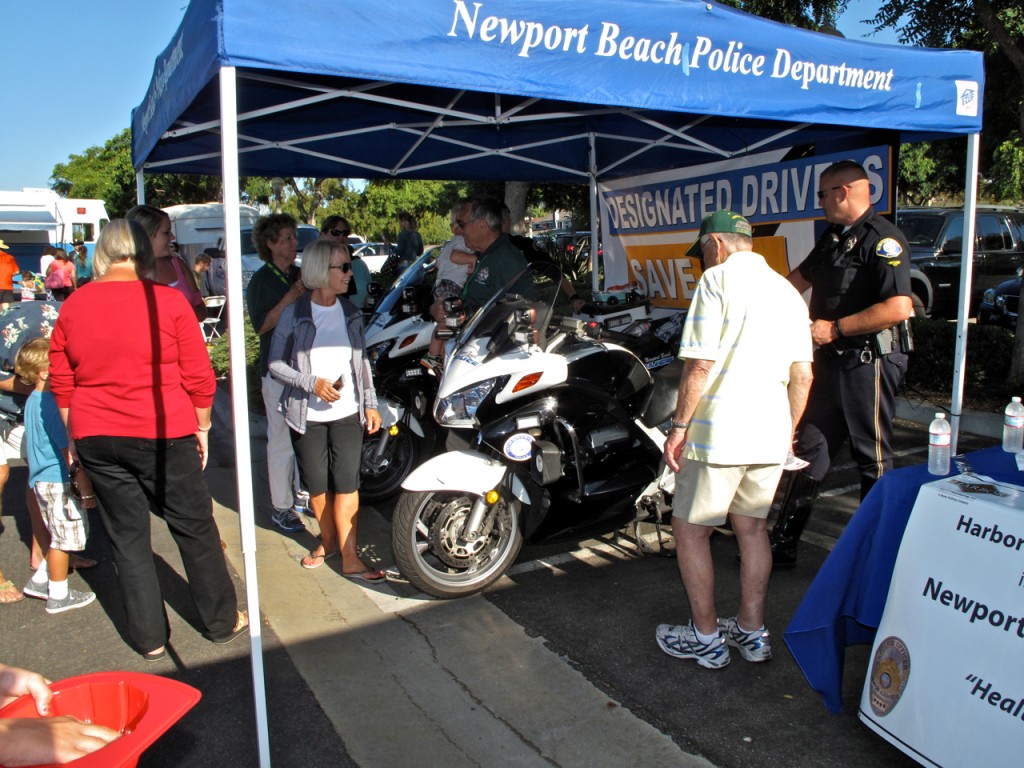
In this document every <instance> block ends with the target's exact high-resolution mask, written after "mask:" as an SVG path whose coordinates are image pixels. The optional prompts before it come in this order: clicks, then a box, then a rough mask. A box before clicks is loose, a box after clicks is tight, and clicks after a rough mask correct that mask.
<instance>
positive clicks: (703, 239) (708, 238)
mask: <svg viewBox="0 0 1024 768" xmlns="http://www.w3.org/2000/svg"><path fill="white" fill-rule="evenodd" d="M710 242H711V235H701V238H700V247H701V248H703V247H704V246H705V245H707V244H708V243H710Z"/></svg>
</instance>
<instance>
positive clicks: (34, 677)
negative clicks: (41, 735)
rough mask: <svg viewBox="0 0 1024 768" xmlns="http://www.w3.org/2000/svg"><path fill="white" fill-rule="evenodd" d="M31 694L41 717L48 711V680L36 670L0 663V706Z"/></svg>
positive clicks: (49, 696)
mask: <svg viewBox="0 0 1024 768" xmlns="http://www.w3.org/2000/svg"><path fill="white" fill-rule="evenodd" d="M26 693H30V694H32V698H33V699H35V702H36V712H38V713H39V715H40V716H41V717H45V716H46V715H48V714H49V713H50V701H51V700H52V699H53V693H52V692H51V691H50V681H49V680H47V679H46V678H45V677H43V676H42V675H40V674H39V673H38V672H30V671H29V670H27V669H21V668H20V667H9V666H7V665H6V664H0V707H4V706H7V705H8V704H10V703H11V702H12V701H14V700H15V699H16V698H18V697H19V696H24V695H25V694H26Z"/></svg>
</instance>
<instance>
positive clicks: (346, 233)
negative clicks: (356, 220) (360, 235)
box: [327, 229, 352, 237]
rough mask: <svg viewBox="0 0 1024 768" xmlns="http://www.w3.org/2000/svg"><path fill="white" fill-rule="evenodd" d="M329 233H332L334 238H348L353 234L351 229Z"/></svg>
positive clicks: (335, 230)
mask: <svg viewBox="0 0 1024 768" xmlns="http://www.w3.org/2000/svg"><path fill="white" fill-rule="evenodd" d="M327 231H328V232H330V233H331V235H333V236H334V237H348V236H349V235H351V234H352V230H351V229H329V230H327Z"/></svg>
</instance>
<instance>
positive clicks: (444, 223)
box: [345, 179, 469, 243]
mask: <svg viewBox="0 0 1024 768" xmlns="http://www.w3.org/2000/svg"><path fill="white" fill-rule="evenodd" d="M468 193H469V189H468V185H467V184H466V183H465V182H456V181H418V180H412V179H374V180H372V181H370V182H368V183H367V185H366V189H365V190H364V191H363V194H362V197H361V198H360V199H359V200H358V203H357V205H356V206H355V208H354V209H353V210H350V211H348V212H347V213H346V214H345V216H346V218H348V220H349V223H350V224H352V226H353V227H354V228H355V231H357V232H359V233H360V234H362V235H364V236H365V237H367V238H369V239H371V240H381V241H386V242H394V241H395V240H397V239H398V213H399V211H408V212H409V213H411V214H412V215H413V216H414V217H415V218H416V221H417V222H418V224H419V230H420V235H421V237H422V238H423V242H424V243H440V242H443V241H444V240H447V239H448V238H449V237H451V234H452V233H451V229H449V227H448V212H449V211H450V210H451V208H452V206H453V205H455V203H457V202H458V201H459V200H460V199H462V198H463V197H465V196H466V195H467V194H468Z"/></svg>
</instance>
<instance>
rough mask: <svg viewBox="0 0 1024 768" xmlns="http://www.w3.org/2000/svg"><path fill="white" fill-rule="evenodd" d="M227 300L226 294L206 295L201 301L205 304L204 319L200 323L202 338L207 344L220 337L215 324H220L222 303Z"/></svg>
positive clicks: (222, 309) (222, 310)
mask: <svg viewBox="0 0 1024 768" xmlns="http://www.w3.org/2000/svg"><path fill="white" fill-rule="evenodd" d="M227 300H228V299H227V297H226V296H207V297H206V298H205V299H203V303H204V304H205V305H206V319H205V320H203V322H202V323H201V325H202V329H203V338H204V339H206V343H207V344H210V343H212V342H213V340H214V339H216V338H219V337H220V330H219V329H218V328H217V326H219V325H220V316H221V314H223V312H224V304H225V302H227Z"/></svg>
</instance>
